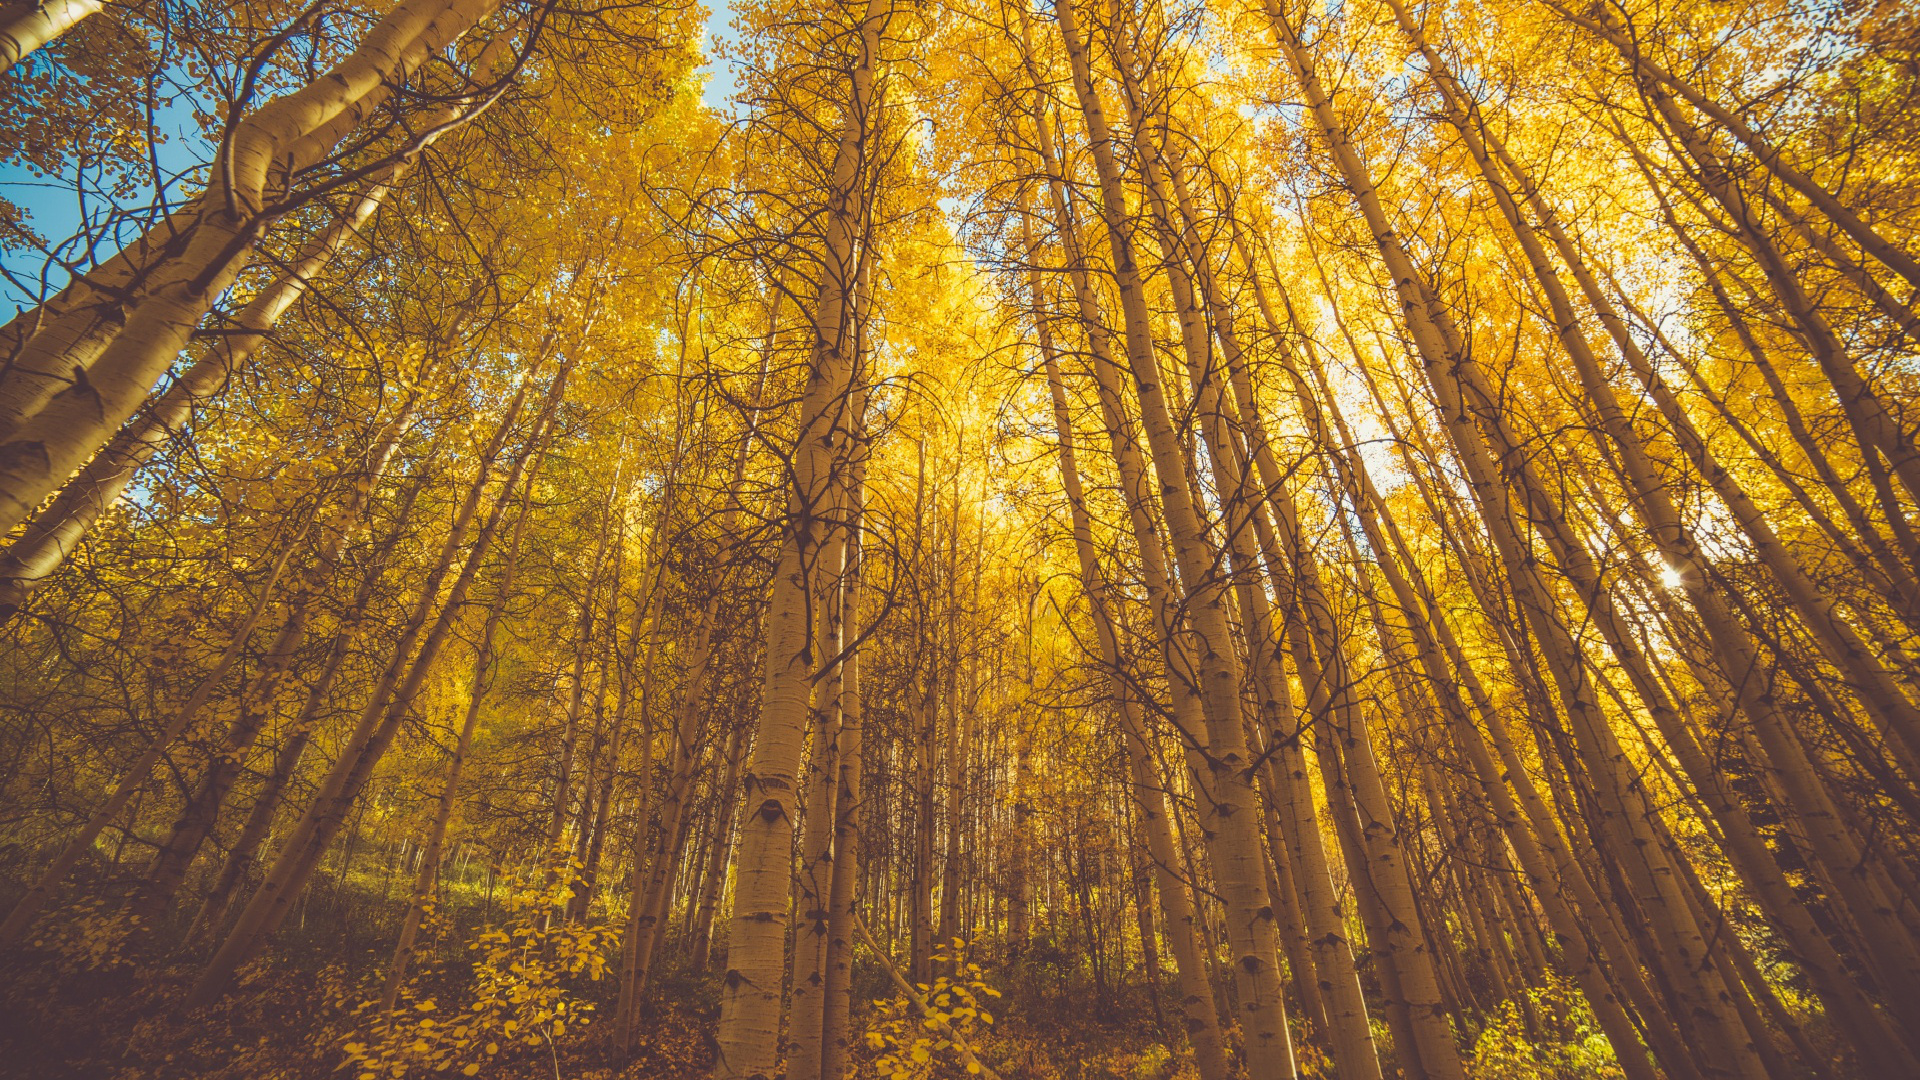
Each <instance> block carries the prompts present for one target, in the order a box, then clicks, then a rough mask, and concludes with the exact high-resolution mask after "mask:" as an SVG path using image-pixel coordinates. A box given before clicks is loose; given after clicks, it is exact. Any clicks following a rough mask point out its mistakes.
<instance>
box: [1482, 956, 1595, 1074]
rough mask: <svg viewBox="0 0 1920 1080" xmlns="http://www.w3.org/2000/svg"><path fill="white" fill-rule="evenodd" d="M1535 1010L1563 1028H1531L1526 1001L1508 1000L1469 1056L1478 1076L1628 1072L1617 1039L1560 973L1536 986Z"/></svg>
mask: <svg viewBox="0 0 1920 1080" xmlns="http://www.w3.org/2000/svg"><path fill="white" fill-rule="evenodd" d="M1527 997H1528V998H1529V1003H1530V1004H1531V1006H1532V1009H1533V1013H1534V1015H1535V1016H1536V1017H1538V1018H1540V1022H1541V1023H1545V1024H1547V1025H1548V1026H1550V1027H1552V1028H1556V1029H1558V1030H1555V1031H1551V1032H1543V1031H1536V1032H1534V1033H1532V1034H1529V1032H1528V1030H1527V1023H1526V1020H1525V1017H1524V1016H1523V1012H1522V1007H1521V1005H1520V1004H1519V1003H1518V1002H1516V1001H1513V1000H1508V1001H1504V1002H1502V1003H1501V1004H1500V1008H1499V1010H1498V1011H1497V1012H1495V1013H1494V1014H1493V1015H1492V1016H1491V1017H1489V1018H1488V1020H1487V1026H1486V1027H1485V1028H1484V1029H1482V1031H1481V1032H1480V1037H1479V1038H1477V1039H1475V1040H1474V1043H1473V1056H1472V1058H1471V1059H1470V1060H1469V1061H1468V1062H1467V1074H1468V1075H1469V1076H1470V1077H1472V1080H1547V1078H1552V1080H1576V1078H1577V1080H1588V1078H1592V1080H1616V1078H1620V1077H1625V1076H1626V1073H1625V1072H1624V1071H1623V1070H1622V1069H1621V1068H1620V1062H1619V1059H1617V1058H1615V1057H1614V1054H1613V1045H1612V1044H1611V1043H1609V1042H1607V1037H1606V1036H1605V1035H1603V1034H1601V1032H1600V1030H1599V1027H1598V1025H1597V1024H1596V1023H1595V1021H1594V1018H1593V1013H1592V1011H1591V1010H1590V1009H1588V1007H1587V1002H1586V999H1585V998H1584V997H1582V996H1581V995H1580V992H1579V990H1578V989H1576V988H1575V987H1574V986H1573V984H1572V983H1571V982H1569V981H1568V980H1566V979H1563V978H1561V977H1559V976H1557V975H1551V976H1549V977H1548V983H1547V985H1546V986H1536V987H1530V988H1529V989H1528V990H1527Z"/></svg>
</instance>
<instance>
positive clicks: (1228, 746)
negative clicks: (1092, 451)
mask: <svg viewBox="0 0 1920 1080" xmlns="http://www.w3.org/2000/svg"><path fill="white" fill-rule="evenodd" d="M1055 15H1056V18H1057V21H1058V23H1059V26H1060V32H1061V37H1062V40H1063V41H1064V42H1065V44H1066V47H1067V54H1068V57H1069V59H1070V60H1071V62H1072V66H1073V82H1074V91H1075V94H1076V96H1077V97H1078V98H1079V99H1080V104H1081V112H1082V114H1083V115H1084V117H1085V119H1086V122H1087V126H1088V136H1089V139H1090V149H1091V151H1092V154H1093V158H1094V162H1095V165H1096V166H1097V168H1098V171H1099V175H1100V191H1101V210H1102V213H1103V214H1104V216H1105V220H1106V223H1107V236H1108V247H1109V250H1110V252H1111V254H1112V257H1113V268H1114V276H1115V279H1116V283H1117V284H1118V286H1119V291H1120V296H1121V302H1122V313H1123V315H1124V322H1125V326H1126V340H1127V357H1128V366H1129V368H1130V369H1131V371H1132V374H1133V381H1134V389H1135V391H1136V393H1137V394H1138V395H1139V399H1140V404H1141V415H1142V420H1143V426H1144V427H1145V428H1146V432H1147V441H1148V444H1149V445H1150V446H1151V447H1152V452H1151V455H1150V456H1151V459H1152V462H1153V466H1154V471H1155V474H1156V476H1157V477H1158V478H1159V481H1160V500H1161V507H1162V510H1163V511H1164V513H1165V514H1166V517H1167V522H1168V526H1169V530H1168V531H1169V533H1170V535H1171V539H1172V542H1173V543H1172V547H1173V550H1174V553H1175V555H1176V557H1177V561H1178V565H1179V568H1180V576H1181V580H1182V583H1183V585H1184V586H1185V587H1186V589H1187V591H1188V596H1187V600H1188V617H1189V624H1190V626H1191V628H1192V630H1193V634H1194V639H1195V652H1196V655H1197V659H1198V661H1199V668H1200V679H1199V689H1200V699H1201V702H1202V705H1203V708H1204V710H1205V715H1206V724H1207V740H1208V748H1207V756H1208V766H1209V768H1210V770H1211V776H1210V777H1209V779H1210V780H1211V782H1212V783H1211V792H1210V794H1211V796H1212V799H1213V801H1214V803H1215V807H1216V809H1215V813H1216V815H1217V817H1216V820H1217V821H1218V824H1219V831H1218V832H1217V833H1216V834H1215V835H1214V836H1213V837H1212V838H1211V842H1210V845H1209V848H1210V853H1211V854H1212V856H1213V859H1212V861H1213V870H1214V875H1215V877H1216V878H1217V879H1218V880H1219V881H1220V883H1221V887H1222V891H1223V894H1224V895H1225V898H1226V901H1227V912H1228V915H1227V932H1228V937H1229V940H1230V941H1231V944H1232V947H1233V950H1234V952H1235V953H1236V954H1237V955H1236V958H1235V960H1234V961H1233V969H1234V974H1235V979H1236V982H1237V983H1238V985H1239V1011H1240V1021H1241V1027H1242V1030H1243V1037H1244V1039H1245V1043H1246V1051H1245V1053H1246V1060H1247V1064H1248V1067H1249V1069H1250V1070H1251V1073H1252V1075H1253V1076H1255V1077H1266V1076H1273V1077H1283V1076H1292V1075H1293V1072H1294V1065H1293V1049H1292V1046H1291V1043H1290V1039H1289V1035H1288V1032H1287V1025H1286V1016H1285V1005H1284V1002H1283V1000H1282V994H1281V988H1280V977H1279V967H1278V960H1279V951H1278V940H1277V938H1276V936H1275V934H1276V931H1275V928H1274V919H1273V910H1272V899H1271V897H1269V896H1267V888H1266V875H1265V871H1264V869H1263V867H1262V865H1261V862H1260V859H1261V854H1260V852H1261V848H1260V815H1259V812H1258V809H1257V807H1258V805H1259V804H1258V802H1257V796H1256V795H1255V794H1254V792H1253V787H1252V784H1251V783H1250V777H1249V776H1248V775H1247V773H1246V770H1247V769H1248V763H1249V761H1250V758H1249V755H1248V753H1247V746H1246V735H1245V732H1244V729H1243V727H1242V723H1241V716H1240V703H1239V682H1240V676H1239V673H1238V671H1237V670H1236V669H1237V667H1238V664H1237V663H1236V662H1235V661H1236V657H1235V655H1234V648H1233V644H1232V640H1231V637H1230V636H1229V634H1228V630H1227V622H1226V612H1225V608H1224V603H1225V599H1226V598H1225V595H1224V594H1223V593H1222V592H1221V591H1220V589H1219V586H1218V585H1217V584H1216V583H1215V582H1216V581H1217V576H1216V572H1215V566H1214V564H1215V562H1216V561H1217V559H1216V556H1215V555H1214V554H1212V553H1210V552H1209V551H1208V550H1207V543H1206V537H1205V535H1204V533H1203V531H1202V528H1203V527H1202V524H1201V521H1200V519H1199V517H1198V515H1197V514H1196V513H1195V510H1194V507H1193V505H1192V503H1191V501H1190V497H1189V495H1188V492H1187V486H1186V478H1185V476H1184V475H1183V468H1182V466H1181V464H1180V462H1181V461H1182V460H1183V458H1182V450H1181V448H1180V446H1179V443H1178V441H1177V439H1176V437H1175V435H1174V432H1173V427H1172V424H1171V421H1170V419H1169V418H1168V415H1167V411H1166V405H1165V402H1164V398H1163V396H1162V393H1161V389H1160V379H1159V375H1158V371H1157V363H1158V361H1157V360H1156V359H1155V357H1154V352H1153V347H1152V342H1151V337H1150V333H1151V331H1150V328H1149V326H1148V319H1147V313H1146V310H1145V307H1146V305H1145V296H1144V294H1143V293H1142V291H1141V287H1140V282H1139V280H1138V277H1137V276H1136V269H1135V264H1134V261H1133V254H1132V250H1133V248H1132V238H1131V236H1130V235H1129V229H1128V226H1127V224H1126V222H1125V219H1124V215H1125V213H1126V206H1125V196H1124V193H1123V192H1122V190H1121V186H1120V177H1119V173H1118V170H1117V168H1116V166H1115V163H1114V161H1113V154H1112V148H1111V137H1110V135H1109V134H1108V132H1107V130H1106V121H1105V117H1104V114H1103V112H1102V110H1101V106H1100V103H1099V99H1098V90H1097V88H1096V87H1095V86H1094V84H1093V81H1092V74H1091V70H1090V68H1089V67H1088V64H1087V58H1086V54H1085V49H1084V46H1083V45H1082V39H1081V36H1080V33H1079V26H1078V22H1077V19H1076V17H1075V15H1074V13H1073V11H1072V8H1071V5H1070V4H1064V3H1063V4H1060V5H1058V6H1057V7H1056V8H1055Z"/></svg>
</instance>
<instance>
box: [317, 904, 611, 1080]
mask: <svg viewBox="0 0 1920 1080" xmlns="http://www.w3.org/2000/svg"><path fill="white" fill-rule="evenodd" d="M577 881H578V871H577V870H576V869H574V868H567V869H565V870H563V871H562V872H560V873H558V874H555V875H554V876H553V880H552V881H551V882H550V883H545V884H538V883H527V882H516V883H513V884H512V885H511V886H510V887H509V894H508V897H507V902H506V908H507V915H508V919H507V922H506V924H505V925H504V926H500V927H494V928H491V929H489V930H487V931H485V932H484V933H482V934H481V935H480V936H479V938H478V939H476V940H475V941H474V942H473V944H472V945H471V946H470V948H472V949H474V950H475V951H477V952H479V953H480V958H479V959H478V960H476V961H474V964H473V986H472V991H471V1000H470V1001H469V1002H468V1004H467V1005H466V1006H465V1007H464V1008H462V1009H461V1010H460V1011H459V1012H457V1013H455V1014H454V1015H452V1016H448V1017H441V1016H439V1015H438V1014H439V1006H438V1004H436V1003H435V1002H434V1001H432V1000H431V999H423V1000H417V1001H413V1002H411V1003H410V1004H408V1005H403V1006H401V1007H399V1008H396V1009H395V1010H394V1011H393V1012H392V1013H391V1014H387V1015H377V1016H375V1017H374V1018H373V1021H372V1024H371V1025H370V1027H371V1030H370V1031H369V1033H368V1034H367V1035H365V1036H364V1037H360V1038H356V1039H354V1040H352V1041H349V1042H348V1043H346V1044H345V1046H343V1047H342V1050H343V1051H344V1053H345V1055H346V1059H345V1061H344V1062H343V1063H342V1065H341V1067H342V1068H352V1069H353V1070H354V1077H355V1080H380V1078H381V1077H400V1076H406V1075H409V1074H412V1073H419V1072H452V1071H457V1072H458V1074H459V1075H461V1076H474V1075H476V1074H478V1073H479V1072H480V1070H481V1068H482V1067H483V1066H484V1065H485V1064H486V1063H487V1062H489V1061H492V1060H493V1059H494V1058H495V1057H496V1056H497V1055H499V1054H500V1053H501V1052H502V1050H503V1049H504V1048H508V1047H512V1046H515V1045H522V1046H529V1047H537V1046H542V1045H544V1046H547V1047H549V1048H551V1047H552V1046H553V1045H554V1043H555V1041H556V1040H558V1039H559V1038H560V1037H561V1036H563V1035H565V1034H566V1033H567V1032H568V1031H569V1030H576V1031H577V1030H578V1029H582V1028H585V1027H586V1026H587V1024H588V1022H589V1020H590V1014H591V1013H592V1011H593V1003H592V1002H589V1001H585V1000H583V999H581V998H580V997H579V996H577V995H576V994H575V993H574V992H573V991H572V989H571V986H572V985H573V983H574V982H575V981H576V980H579V979H581V978H586V979H591V980H598V979H599V978H600V977H601V976H602V975H604V974H605V973H606V969H607V955H608V953H609V952H610V951H611V949H612V947H613V945H614V944H615V938H616V935H615V933H614V931H613V930H612V929H610V928H608V927H604V926H585V925H580V924H569V923H566V922H565V921H564V920H563V919H562V917H561V915H562V913H563V912H564V911H565V910H566V905H567V900H568V899H569V898H570V897H571V896H572V895H573V888H574V885H575V883H576V882H577ZM378 1008H379V1006H378V1003H376V1002H368V1003H366V1004H363V1005H362V1006H360V1008H359V1009H357V1010H356V1013H357V1014H367V1013H373V1012H377V1011H378Z"/></svg>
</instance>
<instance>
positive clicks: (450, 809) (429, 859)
mask: <svg viewBox="0 0 1920 1080" xmlns="http://www.w3.org/2000/svg"><path fill="white" fill-rule="evenodd" d="M538 453H539V451H537V450H536V451H535V455H536V457H535V462H534V465H533V466H532V467H531V468H530V469H528V471H527V479H526V482H525V483H524V484H522V485H521V489H520V509H519V510H518V511H517V512H516V514H515V517H514V519H513V535H512V536H511V537H509V538H508V540H507V548H506V562H505V564H504V565H503V566H502V567H501V570H500V580H499V582H498V584H497V585H496V586H495V591H494V595H493V600H492V601H491V602H490V603H489V604H488V605H487V618H486V622H485V623H484V624H483V625H482V626H481V628H480V644H479V647H478V648H476V649H475V650H474V654H473V674H472V675H471V677H470V680H469V682H470V685H471V687H472V689H471V691H470V695H469V697H468V698H467V710H466V715H465V716H464V717H463V718H462V719H461V722H460V733H459V734H458V735H457V736H456V737H455V739H454V744H453V751H452V753H451V754H449V755H448V758H447V774H446V777H445V779H444V780H443V782H442V785H441V788H440V797H439V799H438V800H436V805H435V808H434V813H433V824H432V825H431V826H429V827H428V829H427V842H426V843H425V844H423V845H421V846H422V849H423V850H422V852H421V855H420V872H419V874H418V875H417V876H416V877H415V879H414V883H413V893H412V899H411V900H409V901H408V903H407V914H406V917H405V918H403V919H402V920H401V922H400V935H399V937H398V938H397V939H396V940H395V941H394V944H393V959H392V961H391V962H390V963H389V965H388V967H387V982H386V988H385V989H384V990H382V991H381V995H380V1007H381V1008H382V1009H384V1010H386V1011H388V1012H391V1011H393V1009H394V1006H395V1005H396V1003H398V1001H399V1000H400V989H401V987H402V986H403V985H404V984H405V982H406V978H407V969H408V968H409V967H410V966H411V965H412V963H413V954H414V949H415V946H416V945H417V944H418V941H419V936H420V926H421V924H422V923H423V922H424V921H425V920H426V919H427V917H428V915H429V914H431V912H432V909H433V906H434V895H435V892H436V890H437V889H438V888H439V883H440V864H441V861H442V858H443V857H444V855H445V852H446V841H447V828H448V826H449V825H450V824H451V823H452V821H453V815H454V809H455V807H457V806H458V805H459V794H460V773H461V772H462V770H464V769H465V768H466V763H467V753H468V751H469V750H470V749H471V748H472V746H473V732H474V728H475V727H477V726H478V725H479V722H480V709H481V706H482V705H484V704H485V703H486V700H487V695H486V685H487V682H488V680H489V679H490V678H491V677H492V669H493V666H494V660H495V655H494V653H495V648H494V639H495V637H496V636H497V635H498V634H499V632H500V622H501V617H502V615H504V614H505V611H506V607H507V604H508V603H510V602H511V601H512V599H513V587H514V582H513V579H514V574H515V572H516V571H517V570H518V569H519V567H520V550H521V545H522V544H523V543H524V542H525V539H526V529H527V518H528V517H529V516H530V515H529V510H530V508H531V504H532V502H533V484H534V479H535V478H536V477H537V476H538V475H539V459H538Z"/></svg>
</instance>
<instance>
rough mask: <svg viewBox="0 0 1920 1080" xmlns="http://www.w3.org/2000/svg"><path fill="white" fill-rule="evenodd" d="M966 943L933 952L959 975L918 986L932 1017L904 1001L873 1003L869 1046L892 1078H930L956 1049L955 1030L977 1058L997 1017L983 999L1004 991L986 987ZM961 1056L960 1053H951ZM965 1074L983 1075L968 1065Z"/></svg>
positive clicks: (939, 964)
mask: <svg viewBox="0 0 1920 1080" xmlns="http://www.w3.org/2000/svg"><path fill="white" fill-rule="evenodd" d="M966 947H967V943H966V942H965V941H963V940H962V939H960V938H954V939H953V941H952V943H951V945H949V946H946V947H942V948H941V949H939V950H937V951H936V952H935V953H934V954H933V960H934V965H935V966H936V967H938V968H944V969H947V970H950V971H952V972H953V973H954V974H953V975H951V976H949V975H940V976H938V977H936V978H935V979H934V980H933V983H932V984H931V985H929V984H927V983H917V984H916V986H917V987H918V988H919V990H920V995H921V997H923V998H925V999H926V1002H927V1006H928V1008H929V1009H930V1010H931V1011H932V1013H933V1015H931V1016H928V1015H925V1014H923V1013H921V1011H920V1010H919V1009H918V1008H917V1007H916V1006H915V1005H914V1004H913V1002H911V1001H908V1000H906V999H905V998H904V997H895V998H891V999H889V1000H885V1001H876V1002H874V1003H873V1004H874V1008H875V1010H876V1013H875V1016H874V1020H873V1025H872V1026H871V1027H869V1028H868V1029H867V1045H868V1046H869V1047H871V1048H872V1049H874V1050H878V1051H880V1052H881V1053H880V1056H879V1057H877V1058H875V1059H874V1062H873V1067H874V1069H875V1071H876V1072H878V1073H879V1075H880V1076H882V1077H885V1078H887V1080H925V1078H927V1077H930V1076H932V1075H934V1069H935V1068H936V1067H937V1066H938V1064H939V1062H940V1058H941V1056H944V1055H945V1054H946V1052H947V1051H950V1050H952V1049H953V1041H952V1040H951V1039H949V1038H948V1037H947V1031H949V1030H950V1031H952V1032H953V1033H954V1034H955V1035H958V1036H959V1037H960V1038H961V1039H964V1040H965V1041H966V1044H967V1048H968V1049H969V1050H972V1051H973V1052H974V1053H976V1054H978V1053H979V1050H980V1041H979V1038H978V1035H979V1034H980V1033H982V1032H984V1030H985V1029H987V1028H990V1027H992V1026H993V1014H992V1013H991V1012H988V1011H987V1008H986V1005H985V1004H984V1003H983V999H986V998H997V997H999V996H1000V991H998V990H995V989H994V988H993V987H991V986H989V985H987V983H986V979H985V976H984V975H983V974H982V972H981V970H980V965H979V964H975V963H972V962H970V961H968V960H967V959H966ZM952 1056H955V1057H957V1056H958V1055H952ZM966 1071H967V1072H968V1073H970V1074H972V1073H978V1072H979V1071H980V1066H979V1064H978V1063H975V1062H968V1063H967V1066H966Z"/></svg>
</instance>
